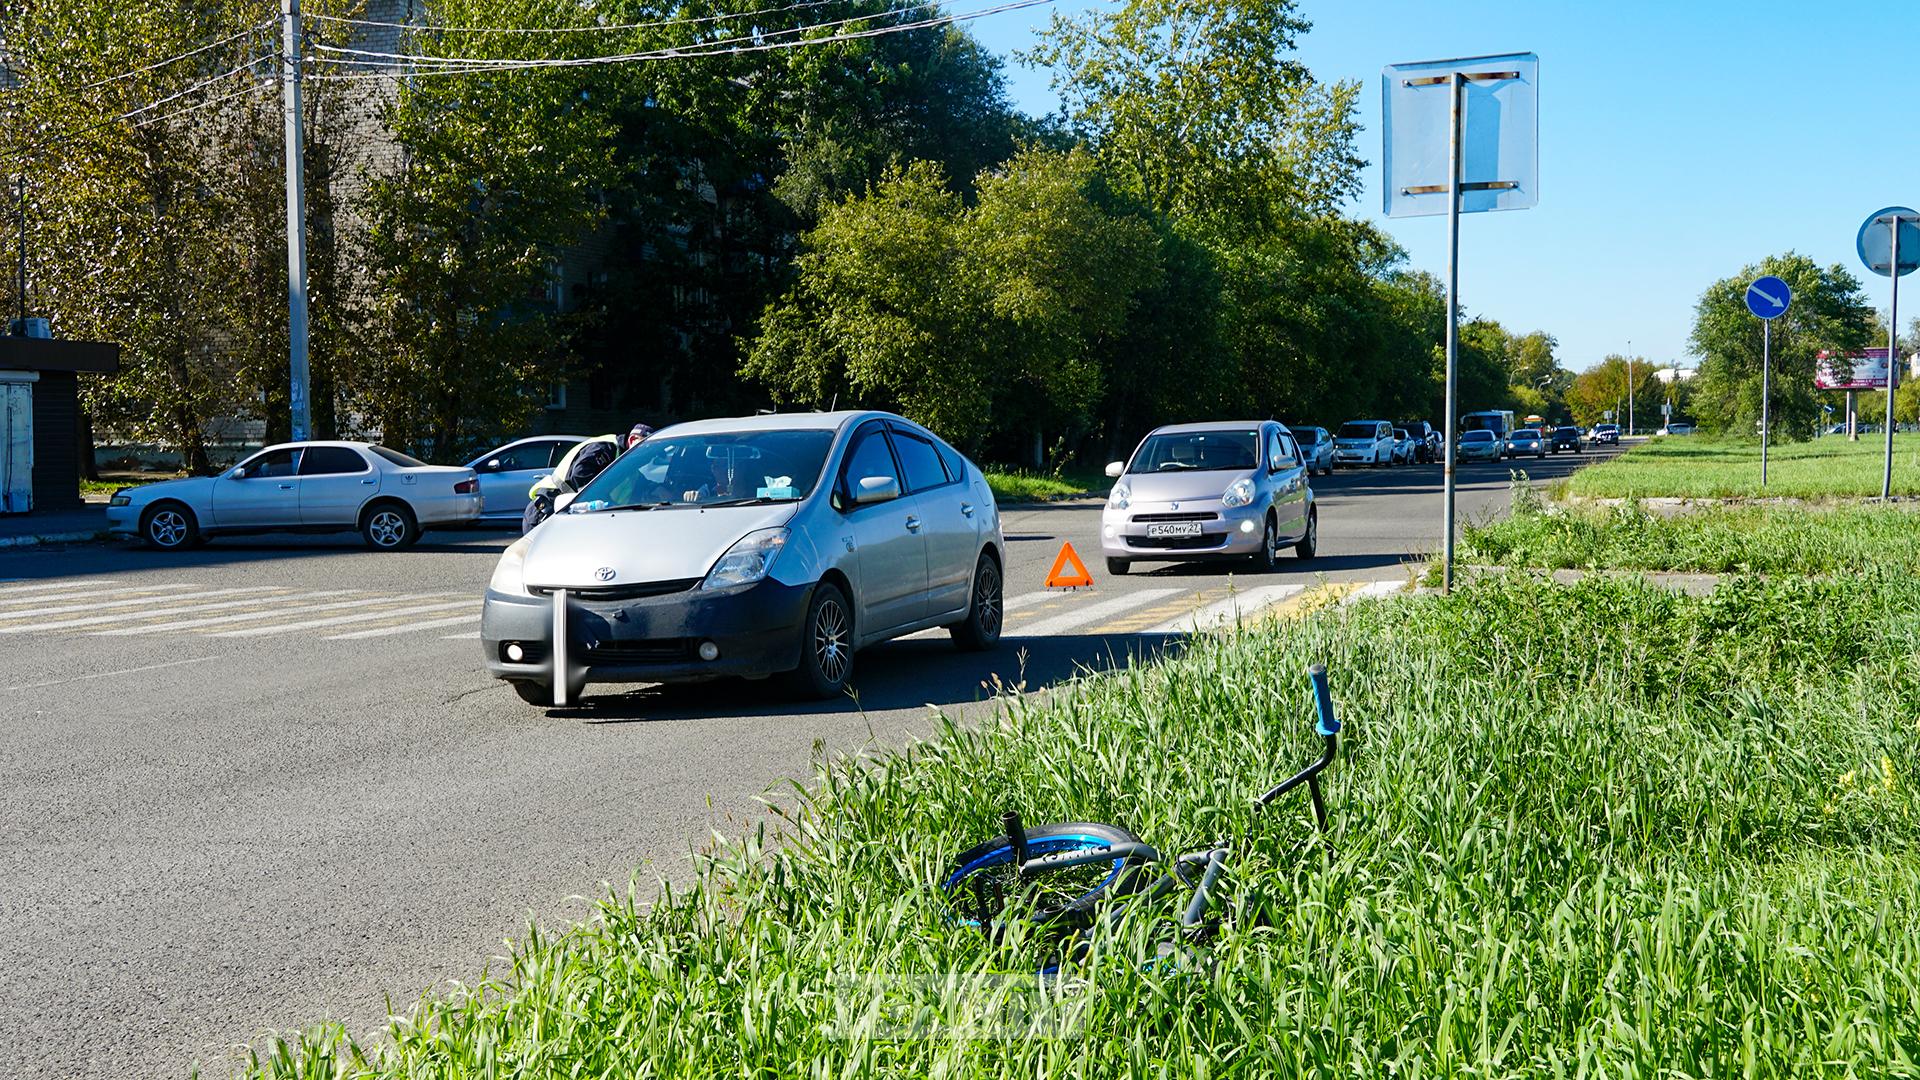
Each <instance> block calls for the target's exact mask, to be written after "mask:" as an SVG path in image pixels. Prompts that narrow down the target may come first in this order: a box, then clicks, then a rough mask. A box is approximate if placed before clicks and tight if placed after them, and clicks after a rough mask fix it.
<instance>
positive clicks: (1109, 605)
mask: <svg viewBox="0 0 1920 1080" xmlns="http://www.w3.org/2000/svg"><path fill="white" fill-rule="evenodd" d="M1180 591H1181V590H1179V589H1140V590H1138V591H1136V592H1130V593H1123V594H1122V595H1120V596H1114V597H1109V598H1108V599H1105V600H1102V601H1100V602H1099V603H1096V604H1089V605H1087V606H1086V607H1079V608H1075V609H1074V610H1072V611H1063V612H1061V613H1060V614H1058V615H1050V616H1048V617H1047V618H1044V619H1041V620H1039V621H1038V622H1033V623H1029V624H1027V625H1026V626H1022V627H1020V628H1019V629H1017V630H1010V631H1008V632H1007V633H1006V635H1005V636H1006V637H1010V638H1029V637H1049V636H1051V635H1054V634H1060V633H1064V632H1066V631H1068V630H1073V629H1076V628H1078V627H1082V626H1087V625H1089V624H1092V623H1097V622H1100V621H1102V620H1105V619H1111V618H1113V617H1114V616H1115V615H1118V614H1120V613H1121V612H1123V611H1131V610H1132V609H1134V608H1137V607H1145V606H1146V605H1148V604H1151V603H1153V602H1154V601H1155V600H1161V599H1164V598H1166V597H1169V596H1173V595H1175V594H1176V593H1179V592H1180Z"/></svg>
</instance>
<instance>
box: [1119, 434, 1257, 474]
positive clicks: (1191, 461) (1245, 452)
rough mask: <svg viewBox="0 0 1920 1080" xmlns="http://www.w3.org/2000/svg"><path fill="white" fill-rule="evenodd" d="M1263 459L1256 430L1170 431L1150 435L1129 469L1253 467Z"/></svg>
mask: <svg viewBox="0 0 1920 1080" xmlns="http://www.w3.org/2000/svg"><path fill="white" fill-rule="evenodd" d="M1259 460H1260V433H1259V432H1257V431H1231V430H1222V431H1168V432H1162V433H1160V434H1156V435H1149V436H1147V441H1146V442H1144V443H1142V444H1140V450H1139V452H1138V453H1136V454H1134V455H1133V464H1132V465H1130V466H1128V467H1127V471H1128V472H1130V473H1151V472H1183V471H1187V470H1194V471H1206V472H1220V471H1224V470H1228V469H1235V470H1238V469H1251V468H1253V467H1254V465H1256V464H1258V463H1259Z"/></svg>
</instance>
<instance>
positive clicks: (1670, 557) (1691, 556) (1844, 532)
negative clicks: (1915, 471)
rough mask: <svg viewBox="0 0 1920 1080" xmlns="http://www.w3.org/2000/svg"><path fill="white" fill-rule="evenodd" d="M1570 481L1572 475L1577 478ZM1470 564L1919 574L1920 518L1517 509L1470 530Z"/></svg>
mask: <svg viewBox="0 0 1920 1080" xmlns="http://www.w3.org/2000/svg"><path fill="white" fill-rule="evenodd" d="M1576 475H1578V474H1576ZM1463 539H1464V543H1463V545H1462V550H1461V555H1462V557H1463V558H1465V559H1467V560H1468V561H1470V562H1481V563H1492V564H1499V565H1505V566H1531V567H1544V568H1548V569H1560V568H1570V567H1572V568H1581V567H1607V568H1615V569H1626V570H1688V571H1699V572H1704V573H1766V574H1789V573H1792V574H1851V573H1856V572H1859V571H1861V570H1863V569H1867V568H1880V569H1886V570H1902V571H1905V572H1907V573H1915V572H1920V543H1917V542H1916V539H1920V512H1914V511H1913V510H1910V509H1902V508H1901V507H1898V506H1883V505H1878V504H1875V505H1854V506H1844V505H1843V506H1834V507H1829V508H1825V509H1818V510H1815V509H1810V508H1807V507H1804V506H1782V505H1773V504H1769V505H1759V506H1727V507H1713V508H1708V509H1700V510H1696V511H1692V512H1688V513H1685V514H1680V515H1675V516H1665V515H1660V514H1652V513H1648V512H1646V510H1645V509H1643V508H1642V507H1641V506H1640V505H1639V504H1637V503H1635V502H1631V501H1629V502H1627V503H1623V504H1619V505H1616V506H1612V507H1581V506H1574V507H1569V508H1553V509H1551V510H1549V509H1547V508H1545V507H1543V506H1541V505H1539V504H1538V502H1537V500H1536V501H1535V502H1534V503H1529V504H1524V505H1523V504H1522V502H1521V501H1519V500H1518V499H1516V502H1515V510H1514V513H1512V514H1511V515H1510V516H1508V517H1505V518H1501V519H1497V520H1494V521H1490V522H1487V523H1484V524H1478V525H1469V526H1468V527H1467V528H1466V529H1465V530H1464V533H1463Z"/></svg>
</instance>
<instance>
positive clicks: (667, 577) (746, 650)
mask: <svg viewBox="0 0 1920 1080" xmlns="http://www.w3.org/2000/svg"><path fill="white" fill-rule="evenodd" d="M1004 558H1005V552H1004V547H1003V544H1002V540H1001V536H1000V514H999V510H998V508H997V507H996V506H995V505H994V501H993V494H992V492H990V491H989V490H988V489H987V482H986V478H985V477H984V476H982V475H981V474H980V470H979V469H978V468H975V467H974V466H973V465H972V463H970V462H968V461H967V459H966V458H964V457H962V456H961V455H960V453H959V452H958V451H956V450H954V449H953V448H952V447H951V446H948V445H947V444H946V443H945V442H942V441H941V440H940V439H939V438H938V437H937V436H935V435H933V434H932V433H931V432H929V431H927V430H926V429H925V428H922V427H920V426H919V425H917V424H914V423H913V422H911V421H909V420H906V419H903V418H901V417H898V416H894V415H891V414H889V413H879V412H836V413H812V414H808V413H799V414H785V415H773V416H755V417H746V418H742V419H734V420H702V421H698V422H695V423H688V424H680V425H677V426H675V427H670V428H667V429H665V430H663V431H660V432H659V433H657V434H655V435H654V436H653V437H652V438H650V439H648V440H647V441H645V442H643V443H641V444H640V445H638V446H637V447H635V448H634V449H632V450H630V451H628V452H627V453H625V454H623V455H622V456H621V457H619V458H618V459H617V460H615V461H614V463H613V464H612V465H609V466H607V469H606V471H605V472H603V473H601V474H600V475H599V476H598V477H596V478H595V479H594V481H593V482H592V483H591V484H588V485H587V486H586V487H585V488H582V489H581V490H580V492H579V493H578V494H577V495H575V496H574V497H573V499H572V501H570V502H567V503H566V504H565V505H564V507H563V509H562V511H561V512H559V513H556V514H554V516H553V517H551V518H549V519H547V521H546V522H545V523H544V524H542V525H541V526H540V527H539V528H537V529H535V530H533V531H532V532H530V533H528V534H527V535H526V536H524V537H522V538H520V540H518V541H517V542H515V543H514V544H513V545H512V546H510V547H508V548H507V550H506V551H505V552H504V553H503V554H502V555H501V557H500V562H499V565H498V566H497V567H496V568H495V569H494V572H493V580H492V582H491V583H490V584H489V585H488V586H487V594H486V603H485V607H484V609H483V613H482V617H481V624H480V639H481V648H482V650H483V652H484V656H485V660H486V666H487V671H488V672H489V673H491V674H492V675H494V676H495V677H496V678H500V679H505V680H507V681H508V682H510V683H511V684H512V685H513V687H514V689H515V690H516V691H517V692H518V693H519V694H520V696H521V697H522V698H524V699H525V700H527V701H528V702H531V703H533V704H537V705H564V704H567V703H569V702H573V701H577V700H578V699H579V696H580V693H581V691H582V689H583V688H584V687H585V686H586V685H587V684H588V683H589V682H628V683H632V682H645V683H664V682H691V681H697V680H702V679H711V678H717V677H721V676H744V677H747V678H760V677H764V676H768V675H780V674H784V675H786V676H787V678H788V679H789V680H790V681H791V683H792V685H793V688H794V689H795V690H796V691H797V692H799V693H801V694H803V695H806V696H812V697H830V696H833V695H835V694H838V693H840V692H841V691H842V690H843V689H844V688H845V687H846V685H847V681H848V679H849V677H850V676H851V675H852V673H853V657H854V653H855V652H856V651H857V650H859V649H861V648H864V647H866V646H868V645H872V644H875V643H877V642H881V641H885V640H887V639H889V638H894V637H899V636H901V635H903V634H910V633H913V632H915V631H918V630H924V629H928V628H930V627H945V628H947V629H948V630H949V631H950V632H951V633H952V636H953V640H954V643H955V644H957V645H959V646H960V647H961V648H964V649H986V648H990V647H992V646H993V645H994V644H996V643H997V642H998V641H999V639H1000V622H1001V614H1002V608H1001V604H1002V580H1003V578H1002V574H1003V568H1004V566H1005V562H1004Z"/></svg>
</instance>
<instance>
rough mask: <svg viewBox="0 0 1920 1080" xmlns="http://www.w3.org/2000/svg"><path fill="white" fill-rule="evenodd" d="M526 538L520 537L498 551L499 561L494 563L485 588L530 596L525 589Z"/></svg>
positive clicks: (512, 594) (514, 594) (510, 594)
mask: <svg viewBox="0 0 1920 1080" xmlns="http://www.w3.org/2000/svg"><path fill="white" fill-rule="evenodd" d="M526 579H527V538H526V537H524V536H523V537H521V538H520V539H518V540H515V541H514V542H513V543H511V544H508V545H507V550H505V551H503V552H501V553H500V561H499V562H498V563H496V564H495V565H494V568H493V579H492V580H490V581H488V582H487V588H489V589H491V590H493V591H494V592H497V593H506V594H508V595H509V596H532V595H533V594H532V593H530V592H528V591H527V580H526Z"/></svg>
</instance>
